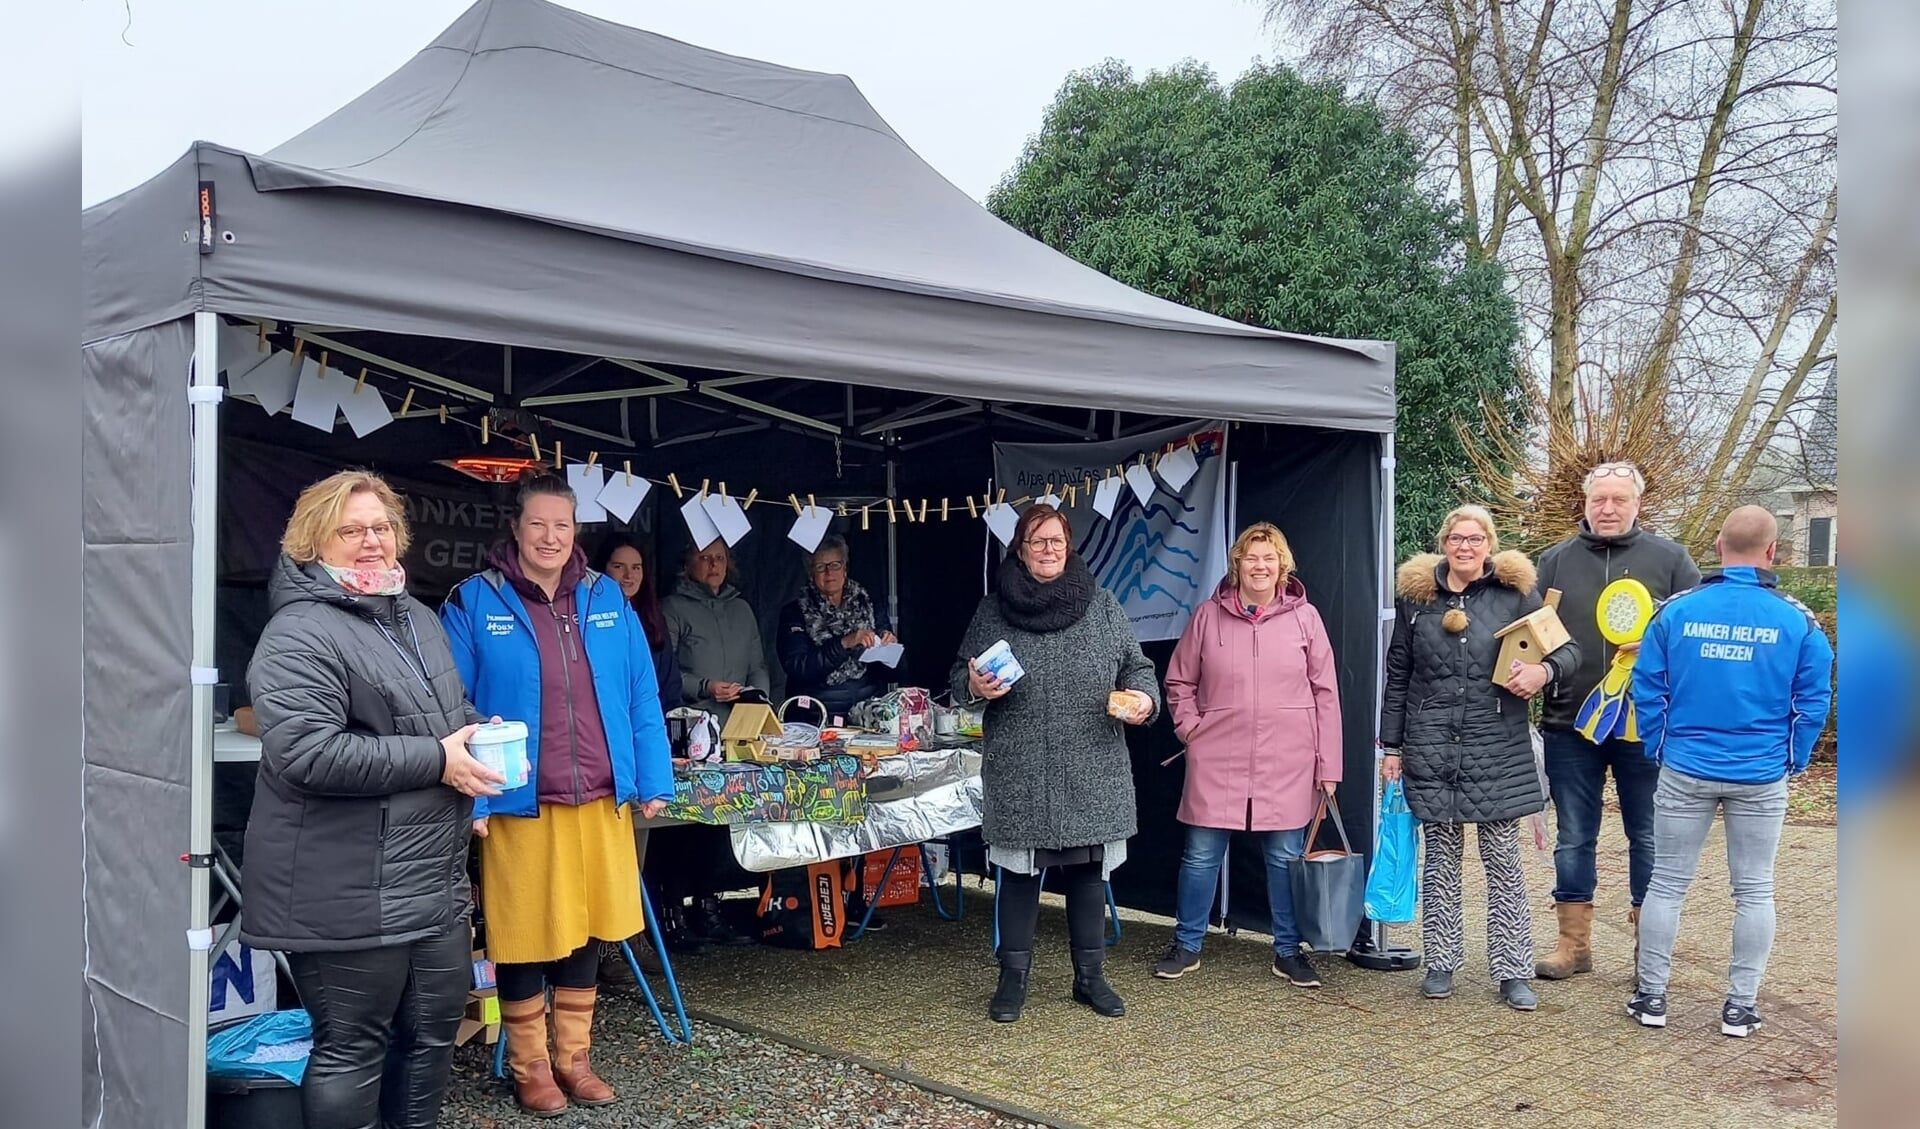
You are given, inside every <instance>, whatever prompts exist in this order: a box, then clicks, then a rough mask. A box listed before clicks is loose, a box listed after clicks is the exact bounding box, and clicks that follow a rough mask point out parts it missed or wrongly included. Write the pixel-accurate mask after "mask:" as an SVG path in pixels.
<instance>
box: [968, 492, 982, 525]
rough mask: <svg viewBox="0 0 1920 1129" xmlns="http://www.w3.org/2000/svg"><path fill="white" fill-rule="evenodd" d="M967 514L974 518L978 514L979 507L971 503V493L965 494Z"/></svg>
mask: <svg viewBox="0 0 1920 1129" xmlns="http://www.w3.org/2000/svg"><path fill="white" fill-rule="evenodd" d="M967 516H968V517H970V518H976V519H977V518H978V517H979V516H980V508H979V507H978V506H976V505H974V504H973V495H971V494H969V495H967Z"/></svg>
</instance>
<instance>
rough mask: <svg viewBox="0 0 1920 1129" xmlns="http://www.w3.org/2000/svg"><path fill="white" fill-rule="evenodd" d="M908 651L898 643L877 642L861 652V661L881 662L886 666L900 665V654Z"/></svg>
mask: <svg viewBox="0 0 1920 1129" xmlns="http://www.w3.org/2000/svg"><path fill="white" fill-rule="evenodd" d="M906 651H907V649H906V648H905V647H903V646H901V645H900V644H898V643H875V644H874V645H873V646H871V647H868V648H867V649H866V650H864V651H862V652H860V661H861V662H863V663H881V664H883V665H885V666H899V665H900V656H901V655H903V654H905V653H906Z"/></svg>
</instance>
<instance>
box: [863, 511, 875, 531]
mask: <svg viewBox="0 0 1920 1129" xmlns="http://www.w3.org/2000/svg"><path fill="white" fill-rule="evenodd" d="M872 508H873V507H872V506H861V507H860V528H861V530H862V531H865V530H867V529H870V528H872V525H871V524H870V522H869V521H868V516H867V511H868V510H871V509H872Z"/></svg>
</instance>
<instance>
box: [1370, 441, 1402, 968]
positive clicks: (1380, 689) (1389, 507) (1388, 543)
mask: <svg viewBox="0 0 1920 1129" xmlns="http://www.w3.org/2000/svg"><path fill="white" fill-rule="evenodd" d="M1397 466H1398V461H1397V460H1396V459H1395V458H1394V435H1393V432H1391V431H1389V432H1386V433H1385V434H1383V435H1381V436H1380V603H1379V611H1378V612H1377V613H1376V615H1377V617H1378V622H1377V623H1375V624H1374V637H1375V638H1376V639H1377V640H1378V643H1377V644H1376V646H1377V654H1376V655H1375V658H1376V660H1377V661H1376V664H1375V666H1374V682H1373V719H1374V725H1375V726H1378V725H1379V724H1380V714H1381V711H1382V710H1384V709H1385V708H1386V703H1387V647H1388V645H1389V644H1390V643H1391V642H1392V639H1393V617H1394V599H1393V572H1394V568H1393V564H1394V560H1393V558H1394V552H1393V544H1394V534H1395V524H1394V522H1395V516H1396V515H1395V514H1394V508H1393V495H1394V478H1395V471H1396V468H1397ZM1379 735H1380V734H1379V730H1378V729H1377V728H1376V729H1375V731H1374V738H1375V740H1374V749H1373V811H1374V820H1373V849H1372V852H1371V853H1372V854H1378V853H1379V851H1380V818H1379V811H1380V793H1381V790H1382V787H1383V785H1382V781H1381V779H1380V765H1381V762H1382V759H1383V758H1382V757H1381V754H1380V742H1379ZM1368 924H1370V925H1372V926H1373V948H1374V951H1375V952H1384V951H1385V949H1386V947H1387V927H1386V926H1384V925H1382V924H1380V923H1379V922H1377V921H1369V922H1368Z"/></svg>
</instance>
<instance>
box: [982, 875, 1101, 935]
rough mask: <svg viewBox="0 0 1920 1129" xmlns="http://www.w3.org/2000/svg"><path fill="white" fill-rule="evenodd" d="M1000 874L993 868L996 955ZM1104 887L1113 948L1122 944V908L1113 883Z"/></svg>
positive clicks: (1041, 876)
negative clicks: (1115, 896)
mask: <svg viewBox="0 0 1920 1129" xmlns="http://www.w3.org/2000/svg"><path fill="white" fill-rule="evenodd" d="M1000 874H1001V870H1000V868H999V867H997V866H996V867H994V868H993V951H994V952H995V953H998V952H999V951H1000ZM1046 880H1047V871H1046V868H1045V867H1042V868H1041V870H1040V881H1041V883H1042V884H1044V883H1045V882H1046ZM1104 885H1105V886H1106V888H1107V925H1108V927H1109V928H1108V930H1107V947H1108V948H1112V947H1113V946H1115V945H1117V944H1119V943H1120V906H1119V904H1118V903H1117V902H1115V901H1114V900H1113V883H1112V882H1107V883H1104Z"/></svg>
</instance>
